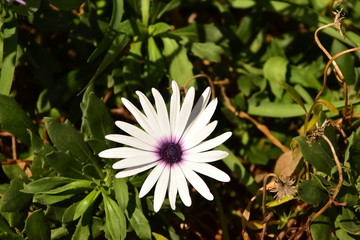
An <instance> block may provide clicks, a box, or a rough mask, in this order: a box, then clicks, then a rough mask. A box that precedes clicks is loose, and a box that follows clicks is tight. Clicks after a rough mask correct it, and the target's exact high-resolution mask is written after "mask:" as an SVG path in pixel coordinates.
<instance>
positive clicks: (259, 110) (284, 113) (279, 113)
mask: <svg viewBox="0 0 360 240" xmlns="http://www.w3.org/2000/svg"><path fill="white" fill-rule="evenodd" d="M352 103H353V105H357V104H359V103H360V99H354V100H352ZM332 104H333V105H334V106H335V107H336V108H341V107H343V106H344V101H337V102H332ZM310 107H311V104H305V108H306V109H310ZM247 113H248V114H250V115H255V116H263V117H274V118H288V117H298V116H304V115H305V114H304V110H303V109H301V107H300V106H299V105H298V104H288V103H273V102H264V103H261V104H260V105H255V104H253V103H249V108H248V111H247Z"/></svg>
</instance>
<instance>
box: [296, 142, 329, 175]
mask: <svg viewBox="0 0 360 240" xmlns="http://www.w3.org/2000/svg"><path fill="white" fill-rule="evenodd" d="M294 140H295V141H296V142H297V143H298V144H299V146H300V150H301V153H302V154H303V156H304V160H305V161H307V162H309V163H310V164H311V165H313V166H314V167H315V168H316V170H318V171H321V172H323V173H326V174H327V175H329V176H331V169H332V168H333V167H334V166H335V163H334V160H333V156H332V153H331V150H330V148H329V145H328V143H327V142H325V140H324V139H319V141H317V142H316V143H308V141H307V138H306V137H303V136H299V137H295V138H294Z"/></svg>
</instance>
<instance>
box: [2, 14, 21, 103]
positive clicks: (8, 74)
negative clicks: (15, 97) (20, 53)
mask: <svg viewBox="0 0 360 240" xmlns="http://www.w3.org/2000/svg"><path fill="white" fill-rule="evenodd" d="M0 26H1V25H0ZM16 26H17V21H16V18H13V19H12V20H11V21H10V22H7V23H4V24H3V25H2V29H1V30H2V34H0V41H2V45H3V49H1V50H2V56H1V57H2V61H0V62H2V65H1V72H0V86H1V87H0V94H4V95H7V96H8V95H9V94H10V90H11V85H12V82H13V78H14V72H15V64H16V54H17V32H16ZM1 38H2V39H1Z"/></svg>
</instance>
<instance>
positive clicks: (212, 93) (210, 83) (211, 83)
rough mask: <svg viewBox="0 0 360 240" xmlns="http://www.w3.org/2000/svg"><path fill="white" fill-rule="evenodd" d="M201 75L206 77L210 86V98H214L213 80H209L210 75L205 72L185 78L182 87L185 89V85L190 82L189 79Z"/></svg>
mask: <svg viewBox="0 0 360 240" xmlns="http://www.w3.org/2000/svg"><path fill="white" fill-rule="evenodd" d="M201 77H203V78H206V79H207V81H208V83H209V85H210V88H211V99H214V98H215V88H214V83H213V81H212V80H211V78H210V76H209V75H207V74H204V73H202V74H197V75H195V76H192V77H191V78H189V79H188V80H186V82H185V83H184V86H183V88H184V89H186V86H187V85H188V84H189V83H190V81H191V80H193V79H196V78H201Z"/></svg>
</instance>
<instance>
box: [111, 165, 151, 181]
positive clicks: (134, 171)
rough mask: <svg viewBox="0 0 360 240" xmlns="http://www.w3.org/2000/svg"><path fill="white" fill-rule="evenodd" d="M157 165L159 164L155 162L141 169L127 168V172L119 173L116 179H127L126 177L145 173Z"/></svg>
mask: <svg viewBox="0 0 360 240" xmlns="http://www.w3.org/2000/svg"><path fill="white" fill-rule="evenodd" d="M157 164H158V163H157V162H153V163H149V164H147V165H143V166H139V167H133V168H127V169H125V170H122V171H121V172H118V173H117V174H116V175H115V177H116V178H125V177H129V176H133V175H135V174H138V173H141V172H144V171H146V170H148V169H150V168H152V167H154V166H155V165H157Z"/></svg>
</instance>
